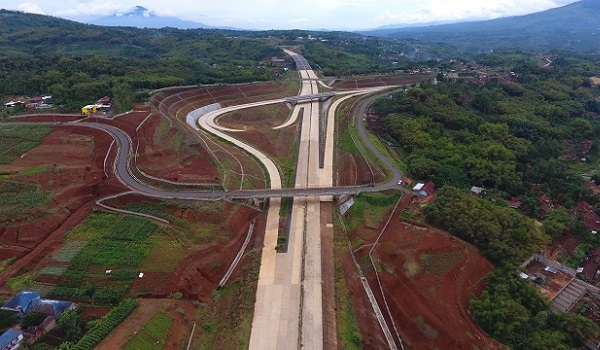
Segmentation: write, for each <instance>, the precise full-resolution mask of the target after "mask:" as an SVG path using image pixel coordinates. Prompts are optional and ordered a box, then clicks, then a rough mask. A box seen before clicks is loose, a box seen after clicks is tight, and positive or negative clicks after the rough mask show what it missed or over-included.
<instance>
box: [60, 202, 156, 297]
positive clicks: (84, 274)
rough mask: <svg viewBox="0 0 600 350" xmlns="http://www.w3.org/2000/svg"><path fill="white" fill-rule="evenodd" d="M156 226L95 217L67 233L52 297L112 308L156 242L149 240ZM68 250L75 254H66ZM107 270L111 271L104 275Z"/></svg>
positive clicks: (141, 221)
mask: <svg viewBox="0 0 600 350" xmlns="http://www.w3.org/2000/svg"><path fill="white" fill-rule="evenodd" d="M156 227H157V225H155V224H154V223H152V222H151V221H149V220H146V219H142V218H137V217H130V216H122V215H113V214H94V215H92V216H90V217H89V218H88V219H86V220H85V221H84V222H83V223H81V224H80V225H78V226H76V227H75V228H73V229H72V230H71V232H70V233H69V238H71V239H89V241H88V242H87V244H86V243H84V242H82V241H72V242H69V243H68V244H66V245H65V247H64V248H63V250H65V252H62V250H61V252H62V253H61V252H59V253H60V254H57V255H59V257H58V258H59V259H60V260H61V261H63V262H66V261H69V266H68V268H67V270H66V271H65V272H64V273H63V274H62V276H61V278H60V279H59V281H58V283H57V287H56V288H55V289H54V290H53V291H52V293H51V294H52V295H54V296H57V297H65V298H68V297H74V298H79V299H82V300H87V301H88V302H90V303H92V304H96V305H114V304H116V303H118V302H119V301H120V300H121V299H122V298H123V297H125V296H126V295H127V294H128V293H129V290H130V288H131V285H132V284H133V282H134V281H135V278H136V277H137V274H138V273H139V267H140V266H141V265H142V264H143V263H144V261H145V260H146V258H147V257H148V255H149V253H150V251H151V250H152V249H153V247H154V246H155V241H156V240H155V239H150V237H149V236H150V234H152V232H154V230H155V229H156ZM68 249H73V250H78V251H77V253H76V254H69V253H68V252H67V250H68ZM106 270H112V271H111V272H110V273H105V271H106Z"/></svg>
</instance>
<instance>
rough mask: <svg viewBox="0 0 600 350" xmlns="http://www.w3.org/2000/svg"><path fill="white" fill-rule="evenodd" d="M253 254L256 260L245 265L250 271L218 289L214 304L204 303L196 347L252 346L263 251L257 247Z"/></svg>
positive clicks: (205, 349) (241, 348) (242, 349)
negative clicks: (257, 284) (257, 286)
mask: <svg viewBox="0 0 600 350" xmlns="http://www.w3.org/2000/svg"><path fill="white" fill-rule="evenodd" d="M250 254H252V256H253V261H252V263H251V264H248V265H246V266H244V267H243V268H244V270H249V271H247V273H245V274H244V275H243V276H242V277H240V278H238V279H237V280H235V281H234V282H233V283H229V284H227V285H226V286H225V287H224V288H223V289H220V290H217V291H215V292H214V293H213V298H214V305H208V304H201V305H200V308H199V309H198V310H197V312H196V317H198V318H199V319H200V320H201V322H202V323H201V324H199V327H197V328H196V333H194V339H193V342H192V344H193V346H192V349H196V350H200V349H202V350H212V349H228V350H235V349H239V350H245V349H248V346H249V343H250V331H251V329H252V318H253V312H254V301H255V293H256V283H257V280H258V270H259V267H260V250H256V249H255V250H253V251H252V252H251V253H250Z"/></svg>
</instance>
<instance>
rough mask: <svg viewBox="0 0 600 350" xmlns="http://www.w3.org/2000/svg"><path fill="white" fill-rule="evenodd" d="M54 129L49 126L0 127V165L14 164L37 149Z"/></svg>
mask: <svg viewBox="0 0 600 350" xmlns="http://www.w3.org/2000/svg"><path fill="white" fill-rule="evenodd" d="M50 131H52V127H51V126H48V125H11V126H8V127H0V141H2V143H1V147H0V164H9V163H12V162H13V161H14V160H15V159H17V158H18V157H20V156H21V155H22V154H23V153H26V152H28V151H29V150H31V149H33V148H35V147H37V146H38V145H39V144H40V142H41V140H42V138H44V136H46V135H47V134H48V133H49V132H50Z"/></svg>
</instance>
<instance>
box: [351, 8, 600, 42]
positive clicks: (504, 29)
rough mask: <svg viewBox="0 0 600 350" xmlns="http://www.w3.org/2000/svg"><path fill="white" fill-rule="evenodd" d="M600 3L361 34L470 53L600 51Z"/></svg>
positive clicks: (362, 32) (363, 32)
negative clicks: (458, 49)
mask: <svg viewBox="0 0 600 350" xmlns="http://www.w3.org/2000/svg"><path fill="white" fill-rule="evenodd" d="M599 14H600V1H597V0H581V1H578V2H575V3H572V4H569V5H566V6H562V7H558V8H554V9H550V10H546V11H542V12H536V13H533V14H528V15H523V16H511V17H504V18H498V19H493V20H487V21H475V22H461V23H452V24H443V25H435V26H427V27H409V28H399V29H397V30H394V29H382V30H373V31H361V32H360V33H361V34H365V35H371V36H381V37H387V38H395V39H415V40H420V41H423V42H428V43H432V42H444V43H446V44H450V45H453V46H456V47H458V48H460V49H462V50H467V51H489V50H494V49H500V48H513V49H535V50H552V49H570V50H576V51H598V50H600V45H598V42H600V40H599V39H600V15H599Z"/></svg>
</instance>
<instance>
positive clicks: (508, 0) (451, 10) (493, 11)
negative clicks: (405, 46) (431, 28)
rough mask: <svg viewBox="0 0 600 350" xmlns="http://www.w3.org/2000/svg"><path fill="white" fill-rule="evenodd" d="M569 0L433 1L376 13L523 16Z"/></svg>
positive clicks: (401, 17) (431, 17) (421, 19)
mask: <svg viewBox="0 0 600 350" xmlns="http://www.w3.org/2000/svg"><path fill="white" fill-rule="evenodd" d="M570 2H573V1H568V0H527V1H522V0H501V1H481V0H462V1H460V2H457V1H446V0H430V1H428V2H427V3H426V4H425V5H424V6H423V7H422V9H420V10H419V11H412V12H406V11H402V12H400V11H394V10H390V9H387V10H385V11H384V12H383V13H382V14H380V15H379V16H377V17H376V18H375V20H376V21H377V22H390V21H393V22H396V23H400V22H402V23H427V22H436V21H458V20H482V19H494V18H499V17H506V16H516V15H524V14H528V13H533V12H538V11H544V10H548V9H551V8H554V7H558V6H561V5H565V4H567V3H570Z"/></svg>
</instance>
